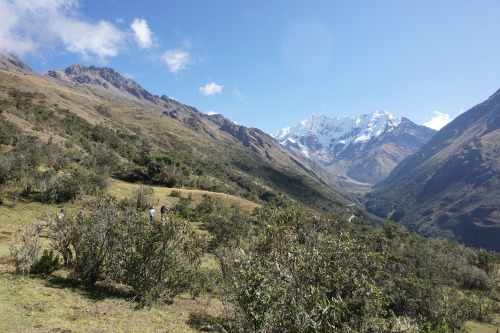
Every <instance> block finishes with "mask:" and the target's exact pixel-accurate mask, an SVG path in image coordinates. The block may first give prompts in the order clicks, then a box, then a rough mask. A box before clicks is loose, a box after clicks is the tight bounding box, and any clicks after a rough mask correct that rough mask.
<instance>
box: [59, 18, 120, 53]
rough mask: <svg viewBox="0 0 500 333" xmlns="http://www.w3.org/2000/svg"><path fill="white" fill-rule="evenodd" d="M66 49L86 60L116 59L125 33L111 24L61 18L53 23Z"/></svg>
mask: <svg viewBox="0 0 500 333" xmlns="http://www.w3.org/2000/svg"><path fill="white" fill-rule="evenodd" d="M51 27H52V30H53V31H57V34H58V35H59V36H58V37H59V38H60V39H61V40H62V42H63V43H64V45H65V46H66V49H67V50H68V51H70V52H73V53H77V54H80V55H81V56H83V57H84V58H86V59H89V58H91V57H92V56H97V57H98V58H99V59H101V60H102V59H104V58H107V57H115V56H117V55H118V54H119V51H120V48H121V47H122V43H123V42H124V38H125V33H123V32H122V31H121V30H119V29H118V28H116V27H115V26H114V25H112V24H111V23H109V22H106V21H101V22H99V23H97V24H91V23H87V22H83V21H79V20H75V19H73V18H68V17H59V18H57V19H54V20H53V21H52V22H51Z"/></svg>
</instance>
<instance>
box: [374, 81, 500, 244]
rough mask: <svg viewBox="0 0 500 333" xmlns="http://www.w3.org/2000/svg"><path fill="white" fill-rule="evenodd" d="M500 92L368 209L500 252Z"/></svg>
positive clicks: (387, 184)
mask: <svg viewBox="0 0 500 333" xmlns="http://www.w3.org/2000/svg"><path fill="white" fill-rule="evenodd" d="M499 198H500V90H498V91H497V92H496V93H494V94H493V95H492V96H491V97H489V98H488V99H487V100H486V101H484V102H483V103H480V104H478V105H476V106H475V107H473V108H472V109H470V110H469V111H467V112H465V113H463V114H461V115H460V116H458V117H457V118H456V119H454V120H453V121H452V122H450V123H449V124H448V125H446V126H445V127H444V128H442V129H441V130H440V131H439V132H438V133H437V134H436V135H435V136H434V137H433V138H432V139H431V140H429V142H427V143H426V144H425V145H424V146H423V147H422V148H421V149H420V150H419V151H418V152H417V153H415V154H413V155H411V156H409V157H408V158H406V159H405V160H403V161H402V162H401V163H400V164H399V165H398V166H397V167H396V168H395V169H394V170H393V171H392V172H391V174H390V175H389V176H388V177H387V178H386V179H385V180H384V181H383V182H381V183H380V184H378V185H377V186H376V188H375V191H374V192H372V193H369V194H368V195H367V198H366V207H367V209H368V210H369V211H371V212H373V213H375V214H377V215H378V216H380V217H383V218H389V219H393V220H395V221H398V222H401V223H403V224H404V225H405V226H407V227H408V228H409V229H410V230H413V231H417V232H419V233H420V234H422V235H425V236H431V237H442V238H448V239H456V240H459V241H460V242H462V243H464V244H467V245H471V246H475V247H483V248H485V249H489V250H495V251H500V200H499Z"/></svg>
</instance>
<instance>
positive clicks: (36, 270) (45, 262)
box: [31, 250, 62, 275]
mask: <svg viewBox="0 0 500 333" xmlns="http://www.w3.org/2000/svg"><path fill="white" fill-rule="evenodd" d="M61 266H62V263H61V260H60V259H59V256H58V255H55V254H54V251H53V250H51V251H50V252H49V251H48V250H44V251H43V254H42V256H41V257H40V259H38V261H36V262H35V263H34V264H33V266H31V273H32V274H42V275H50V274H52V273H53V272H55V271H56V270H58V269H59V268H61Z"/></svg>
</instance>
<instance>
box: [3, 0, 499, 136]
mask: <svg viewBox="0 0 500 333" xmlns="http://www.w3.org/2000/svg"><path fill="white" fill-rule="evenodd" d="M499 13H500V1H498V0H474V1H471V0H418V1H417V0H397V1H396V0H393V1H390V0H378V1H373V0H349V1H347V0H342V1H340V0H338V1H337V0H330V1H319V0H318V1H315V0H308V1H306V0H302V1H298V0H275V1H272V0H267V1H263V0H254V1H243V0H231V1H229V0H197V1H195V0H182V1H181V0H178V1H165V0H163V1H160V0H143V1H128V0H99V1H86V0H0V51H3V52H11V53H14V54H17V55H19V56H20V57H21V58H22V59H23V60H24V61H25V62H26V63H27V64H28V65H29V66H31V67H32V68H33V69H34V70H36V71H45V70H48V69H52V68H66V67H67V66H69V65H71V64H74V63H81V64H84V65H96V66H108V67H112V68H114V69H115V70H117V71H118V72H119V73H121V74H123V75H125V76H128V77H130V78H132V79H134V80H135V81H137V82H138V83H139V84H140V85H141V86H143V87H144V88H146V89H147V90H149V91H150V92H152V93H154V94H157V95H162V94H165V95H167V96H169V97H173V98H175V99H177V100H178V101H180V102H182V103H185V104H188V105H191V106H194V107H196V108H198V109H199V110H200V111H202V112H216V113H221V114H223V115H224V116H225V117H227V118H229V119H231V120H233V121H235V122H236V123H238V124H241V125H245V126H248V127H257V128H260V129H262V130H264V131H266V132H268V133H273V132H276V131H278V130H279V129H281V128H283V127H287V126H291V125H295V124H296V123H298V122H300V121H301V120H303V119H305V118H307V117H308V116H309V115H310V114H312V113H321V114H325V115H328V116H336V115H349V116H356V115H360V114H364V113H369V112H372V111H374V110H381V109H383V110H388V111H389V112H391V113H393V114H395V115H399V116H404V117H407V118H409V119H411V120H412V121H414V122H416V123H418V124H424V123H427V124H429V125H432V126H434V127H436V128H437V127H439V126H442V125H443V124H444V123H445V122H446V121H449V120H450V119H452V118H454V117H456V116H457V115H459V114H460V112H463V111H466V110H468V109H470V108H471V107H472V106H474V105H476V104H478V103H480V102H482V101H484V100H485V99H486V98H488V97H489V96H490V95H491V94H493V93H494V92H495V91H496V90H497V89H499V88H500V61H499V60H500V19H499V16H498V15H499Z"/></svg>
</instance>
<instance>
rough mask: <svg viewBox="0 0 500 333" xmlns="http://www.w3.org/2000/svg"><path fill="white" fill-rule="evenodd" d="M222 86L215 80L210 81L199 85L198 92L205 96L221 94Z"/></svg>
mask: <svg viewBox="0 0 500 333" xmlns="http://www.w3.org/2000/svg"><path fill="white" fill-rule="evenodd" d="M222 88H223V86H221V85H218V84H217V83H215V82H210V83H207V84H206V85H204V86H203V87H200V92H201V93H202V94H203V95H205V96H210V95H215V94H222Z"/></svg>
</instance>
